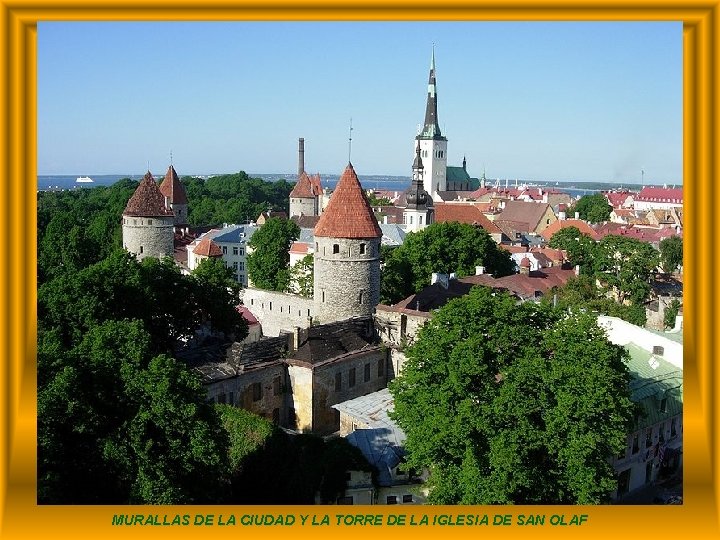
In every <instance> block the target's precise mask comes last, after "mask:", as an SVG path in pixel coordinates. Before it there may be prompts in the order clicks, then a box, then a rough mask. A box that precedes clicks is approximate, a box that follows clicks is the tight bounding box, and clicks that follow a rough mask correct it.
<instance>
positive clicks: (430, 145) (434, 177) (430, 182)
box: [415, 48, 447, 199]
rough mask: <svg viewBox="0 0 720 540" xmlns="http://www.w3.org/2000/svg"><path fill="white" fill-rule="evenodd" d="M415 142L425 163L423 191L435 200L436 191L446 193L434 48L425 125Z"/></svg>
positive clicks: (444, 144)
mask: <svg viewBox="0 0 720 540" xmlns="http://www.w3.org/2000/svg"><path fill="white" fill-rule="evenodd" d="M415 141H416V142H415V146H416V148H417V147H419V148H420V156H421V157H422V159H423V163H425V172H424V175H423V184H424V187H425V191H427V192H428V193H429V194H430V195H431V197H432V198H433V199H437V196H436V194H437V192H438V191H447V138H445V137H443V135H442V133H440V125H439V124H438V115H437V85H436V82H435V49H434V48H433V51H432V58H431V60H430V79H429V81H428V95H427V104H426V106H425V125H424V126H423V128H422V131H421V132H420V133H419V134H418V135H417V137H415Z"/></svg>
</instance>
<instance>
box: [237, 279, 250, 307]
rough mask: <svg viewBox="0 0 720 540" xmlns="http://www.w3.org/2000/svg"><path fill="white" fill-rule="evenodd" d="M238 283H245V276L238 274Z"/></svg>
mask: <svg viewBox="0 0 720 540" xmlns="http://www.w3.org/2000/svg"><path fill="white" fill-rule="evenodd" d="M238 281H239V282H240V283H245V274H238ZM251 302H252V301H251Z"/></svg>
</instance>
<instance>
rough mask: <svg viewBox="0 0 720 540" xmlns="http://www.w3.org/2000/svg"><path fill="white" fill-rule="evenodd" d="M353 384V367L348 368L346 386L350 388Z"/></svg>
mask: <svg viewBox="0 0 720 540" xmlns="http://www.w3.org/2000/svg"><path fill="white" fill-rule="evenodd" d="M353 386H355V368H350V371H349V372H348V387H349V388H352V387H353Z"/></svg>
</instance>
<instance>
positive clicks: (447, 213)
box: [435, 202, 502, 234]
mask: <svg viewBox="0 0 720 540" xmlns="http://www.w3.org/2000/svg"><path fill="white" fill-rule="evenodd" d="M485 207H487V204H484V205H477V204H460V203H440V202H439V203H435V222H436V223H444V222H446V221H457V222H458V223H468V224H470V225H479V226H480V227H482V228H483V229H485V231H486V232H487V233H489V234H501V233H502V231H501V230H500V229H499V228H498V226H497V225H495V223H493V222H492V221H490V220H489V219H488V218H487V217H486V216H485V215H484V214H483V208H485Z"/></svg>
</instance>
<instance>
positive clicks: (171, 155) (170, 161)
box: [170, 148, 173, 165]
mask: <svg viewBox="0 0 720 540" xmlns="http://www.w3.org/2000/svg"><path fill="white" fill-rule="evenodd" d="M172 164H173V162H172V148H171V149H170V165H172Z"/></svg>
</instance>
